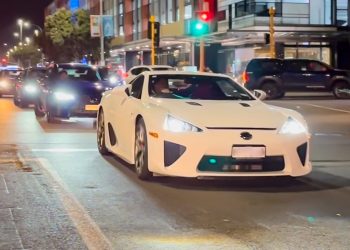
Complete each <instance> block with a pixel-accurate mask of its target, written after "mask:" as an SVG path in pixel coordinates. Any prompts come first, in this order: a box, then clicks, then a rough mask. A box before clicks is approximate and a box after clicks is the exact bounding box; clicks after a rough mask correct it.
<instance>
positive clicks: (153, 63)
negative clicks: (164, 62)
mask: <svg viewBox="0 0 350 250" xmlns="http://www.w3.org/2000/svg"><path fill="white" fill-rule="evenodd" d="M149 21H150V23H151V65H155V64H156V52H155V49H156V48H155V46H154V42H155V41H154V40H155V39H154V38H155V35H154V31H155V27H154V24H155V22H156V17H155V16H151V17H150V20H149Z"/></svg>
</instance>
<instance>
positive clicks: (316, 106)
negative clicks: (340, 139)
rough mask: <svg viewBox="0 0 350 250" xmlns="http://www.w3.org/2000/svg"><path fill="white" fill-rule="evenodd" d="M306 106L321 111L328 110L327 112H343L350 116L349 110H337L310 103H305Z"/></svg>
mask: <svg viewBox="0 0 350 250" xmlns="http://www.w3.org/2000/svg"><path fill="white" fill-rule="evenodd" d="M303 104H304V105H306V106H312V107H315V108H320V109H327V110H332V111H338V112H343V113H347V114H350V111H349V110H345V109H336V108H330V107H325V106H320V105H315V104H309V103H303Z"/></svg>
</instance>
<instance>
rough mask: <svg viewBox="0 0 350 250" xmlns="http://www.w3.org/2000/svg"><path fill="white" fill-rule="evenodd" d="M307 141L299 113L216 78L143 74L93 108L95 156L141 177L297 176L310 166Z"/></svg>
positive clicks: (306, 172)
mask: <svg viewBox="0 0 350 250" xmlns="http://www.w3.org/2000/svg"><path fill="white" fill-rule="evenodd" d="M254 92H257V91H254ZM258 92H260V93H261V91H258ZM260 96H261V95H260ZM309 141H310V133H309V131H308V129H307V125H306V122H305V120H304V118H303V117H302V116H301V115H300V114H299V113H297V112H296V111H293V110H289V109H284V108H278V107H273V108H272V107H270V106H268V105H266V104H265V103H262V102H261V101H260V100H258V99H257V98H256V97H255V96H254V95H253V94H252V93H250V92H249V91H248V90H247V89H245V88H243V87H242V86H241V85H239V84H238V83H236V82H234V81H233V80H232V79H231V78H230V77H228V76H226V75H221V74H212V73H191V72H178V71H163V72H159V71H153V72H152V71H150V72H143V73H141V74H140V75H139V76H137V77H136V79H134V81H133V82H132V83H131V84H129V85H126V86H121V87H118V88H114V89H113V90H110V91H107V92H106V93H105V95H104V96H103V97H102V100H101V105H100V107H99V111H98V120H97V145H98V149H99V152H100V153H101V154H103V155H104V154H108V153H113V154H116V155H118V156H119V157H121V158H122V159H123V160H125V161H127V162H128V163H130V164H134V165H135V171H136V174H137V175H138V177H139V178H141V179H147V178H150V177H151V176H152V175H153V173H154V174H157V175H166V176H182V177H193V178H197V177H205V176H211V177H215V176H216V177H219V176H221V177H222V176H302V175H306V174H308V173H309V172H310V171H311V169H312V166H311V162H310V160H309Z"/></svg>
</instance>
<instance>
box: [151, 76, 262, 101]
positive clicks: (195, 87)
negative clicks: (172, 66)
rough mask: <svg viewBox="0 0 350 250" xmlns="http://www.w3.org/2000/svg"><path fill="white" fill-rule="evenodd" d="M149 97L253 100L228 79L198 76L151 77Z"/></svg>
mask: <svg viewBox="0 0 350 250" xmlns="http://www.w3.org/2000/svg"><path fill="white" fill-rule="evenodd" d="M149 95H150V96H151V97H157V98H170V99H192V100H198V99H199V100H255V99H254V98H253V97H252V96H251V95H250V94H249V93H248V92H247V91H246V90H245V89H243V88H242V87H241V86H240V85H239V84H237V83H235V82H234V81H232V80H231V79H230V78H226V77H217V76H200V75H151V76H150V82H149Z"/></svg>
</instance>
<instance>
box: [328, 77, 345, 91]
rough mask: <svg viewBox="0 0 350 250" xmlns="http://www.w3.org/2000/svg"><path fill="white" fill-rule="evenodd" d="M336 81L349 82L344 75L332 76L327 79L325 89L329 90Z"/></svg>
mask: <svg viewBox="0 0 350 250" xmlns="http://www.w3.org/2000/svg"><path fill="white" fill-rule="evenodd" d="M337 81H345V82H347V83H348V84H350V79H349V78H348V77H346V76H333V77H332V78H331V80H330V81H329V85H328V86H327V89H329V90H331V89H332V88H333V86H334V84H335V83H336V82H337Z"/></svg>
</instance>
